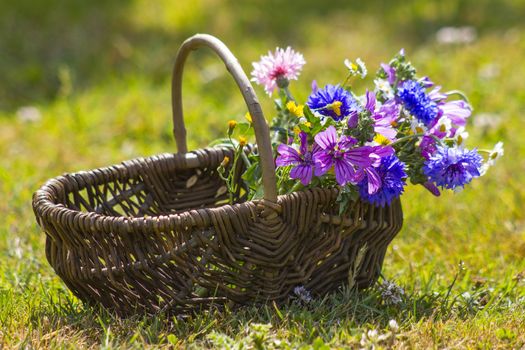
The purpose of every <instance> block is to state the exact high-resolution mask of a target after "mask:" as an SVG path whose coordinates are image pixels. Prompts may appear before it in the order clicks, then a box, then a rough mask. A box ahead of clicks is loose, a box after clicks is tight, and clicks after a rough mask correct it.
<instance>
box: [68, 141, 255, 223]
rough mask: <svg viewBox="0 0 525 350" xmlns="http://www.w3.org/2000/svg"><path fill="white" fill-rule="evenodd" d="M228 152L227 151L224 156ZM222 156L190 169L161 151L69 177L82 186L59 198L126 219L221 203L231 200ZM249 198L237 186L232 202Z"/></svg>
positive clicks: (86, 209)
mask: <svg viewBox="0 0 525 350" xmlns="http://www.w3.org/2000/svg"><path fill="white" fill-rule="evenodd" d="M228 152H229V150H225V151H224V155H228ZM219 153H221V152H219ZM224 155H223V156H222V157H221V156H220V155H219V156H217V155H215V156H210V155H209V154H205V155H204V156H201V157H199V162H198V164H197V166H196V167H191V168H187V165H185V164H184V162H183V161H182V158H181V157H182V156H181V155H176V154H163V155H160V156H155V157H150V158H141V159H134V160H131V161H127V162H123V163H122V164H120V165H117V166H112V167H108V168H102V169H95V170H92V171H89V172H81V173H76V174H71V175H67V176H68V177H71V180H74V182H75V183H81V184H82V185H81V186H75V187H76V188H70V189H66V191H65V196H64V198H62V200H59V202H61V204H63V205H65V206H66V207H67V208H69V209H73V210H78V211H84V212H95V213H98V214H102V215H105V216H126V217H143V216H158V215H166V214H173V213H177V212H179V211H186V210H190V209H196V208H206V207H208V208H209V207H217V206H221V205H224V204H228V203H230V194H229V193H228V191H227V189H226V186H225V181H224V180H223V179H222V178H221V176H220V174H219V172H218V171H217V168H218V167H219V165H220V163H221V162H222V160H223V159H224ZM230 157H231V155H230ZM241 163H242V162H239V166H237V167H236V169H232V168H231V166H228V167H226V172H227V173H229V172H232V171H234V173H235V176H237V177H240V176H241V174H242V172H243V171H244V169H243V165H242V164H241ZM245 196H246V189H245V188H243V187H242V186H239V189H238V191H237V193H235V194H233V195H232V198H231V200H232V202H233V203H240V202H243V201H244V200H245Z"/></svg>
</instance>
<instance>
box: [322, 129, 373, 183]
mask: <svg viewBox="0 0 525 350" xmlns="http://www.w3.org/2000/svg"><path fill="white" fill-rule="evenodd" d="M315 142H316V144H317V145H318V146H319V151H318V152H316V153H315V154H314V162H315V175H316V176H320V175H323V174H325V173H326V172H327V171H329V170H330V169H331V168H332V166H333V167H334V170H335V180H336V181H337V183H338V184H339V185H341V186H343V185H345V184H346V183H348V182H356V179H357V178H359V177H360V173H361V172H362V171H363V168H365V167H368V166H370V165H371V161H370V147H356V148H351V147H352V146H354V145H355V144H356V140H355V139H353V138H351V137H347V136H343V137H341V138H338V137H337V132H336V129H335V127H334V126H332V125H331V126H329V127H328V128H327V129H326V130H325V131H322V132H320V133H318V134H317V135H316V136H315Z"/></svg>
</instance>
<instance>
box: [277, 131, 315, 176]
mask: <svg viewBox="0 0 525 350" xmlns="http://www.w3.org/2000/svg"><path fill="white" fill-rule="evenodd" d="M299 139H300V140H301V145H300V147H299V152H298V151H297V150H296V149H295V148H292V147H290V146H288V145H285V144H280V145H279V147H278V148H277V153H279V155H278V156H277V159H276V160H275V165H277V166H288V165H294V168H292V170H291V171H290V177H291V178H292V179H298V180H301V183H302V184H303V185H305V186H306V185H308V184H309V183H310V182H311V181H312V175H313V172H314V166H315V163H314V161H313V156H314V154H315V152H316V151H317V149H316V147H315V146H314V150H313V151H312V152H310V151H308V135H307V134H306V133H305V132H304V131H301V132H300V133H299Z"/></svg>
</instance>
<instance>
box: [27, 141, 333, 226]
mask: <svg viewBox="0 0 525 350" xmlns="http://www.w3.org/2000/svg"><path fill="white" fill-rule="evenodd" d="M209 149H216V148H211V147H210V148H203V149H199V150H195V151H192V152H188V153H185V154H178V153H160V154H157V155H152V156H148V157H137V158H133V159H129V160H125V161H123V162H121V163H118V164H113V165H109V166H104V167H100V168H95V169H90V170H82V171H77V172H74V173H64V174H63V175H60V176H57V177H54V178H51V179H48V180H47V181H46V182H45V183H44V184H43V185H42V186H41V187H40V188H39V189H38V190H36V191H35V192H34V194H33V203H32V204H33V210H34V212H35V214H36V216H37V218H38V219H40V218H44V217H46V218H53V217H54V218H55V219H57V220H58V221H60V222H70V223H72V222H84V223H86V224H87V225H86V224H84V225H82V226H83V227H84V228H90V229H96V227H104V228H109V229H112V230H113V229H118V230H122V228H123V225H124V226H127V228H128V229H127V230H129V231H133V230H134V229H135V228H139V227H145V226H147V227H149V228H154V229H158V228H162V227H166V224H169V223H170V222H186V223H187V224H188V226H196V225H197V223H196V221H195V220H194V219H193V218H192V216H193V215H192V214H199V213H200V214H205V216H206V217H211V216H212V215H214V214H219V212H220V211H223V210H224V208H231V209H234V210H236V211H250V212H251V213H252V214H253V215H256V213H257V212H260V211H261V210H264V209H270V210H271V211H272V212H277V213H279V214H280V213H281V212H282V208H281V205H282V204H283V203H284V202H286V201H288V200H291V199H292V197H294V196H296V195H297V193H301V192H303V193H311V194H313V193H315V192H317V193H324V194H325V195H328V196H330V197H333V196H337V194H338V193H339V190H338V189H337V188H336V187H332V188H320V187H316V188H311V189H308V188H306V189H302V190H299V191H294V192H291V193H287V194H283V195H279V196H278V197H277V203H273V202H269V201H268V200H266V199H254V200H249V201H245V202H241V203H234V204H224V205H221V206H218V207H204V208H195V209H190V210H185V211H182V212H178V213H171V214H162V215H155V216H149V215H148V216H137V217H135V216H110V215H104V214H100V213H96V212H87V211H82V210H75V209H71V208H68V207H66V206H64V205H63V204H61V203H57V202H55V201H53V200H52V198H53V197H55V195H54V194H53V192H56V191H60V190H62V191H65V185H66V183H68V182H69V183H71V182H73V181H76V180H78V179H77V178H78V177H79V176H83V175H86V174H95V175H96V173H97V172H99V173H102V172H104V173H107V172H110V173H111V174H114V175H115V176H116V177H118V176H119V175H129V168H127V167H126V163H128V162H147V161H150V162H158V161H161V160H162V158H164V157H172V158H180V157H181V156H182V157H183V156H184V155H186V154H196V153H198V152H199V151H205V150H209ZM219 149H220V148H219ZM193 167H198V164H197V166H193ZM118 173H121V174H118ZM76 185H77V186H78V183H77V184H76ZM78 187H79V188H78V189H81V188H83V186H81V185H80V186H78ZM78 189H77V190H78ZM188 220H189V221H188ZM205 221H207V220H205ZM210 221H211V218H210Z"/></svg>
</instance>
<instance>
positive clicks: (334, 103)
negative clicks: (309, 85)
mask: <svg viewBox="0 0 525 350" xmlns="http://www.w3.org/2000/svg"><path fill="white" fill-rule="evenodd" d="M306 104H307V105H308V107H310V109H311V110H312V111H316V112H317V113H319V114H321V115H323V116H325V117H331V118H333V119H334V120H336V121H339V120H341V119H343V118H344V117H346V116H348V115H350V114H351V113H352V112H355V111H359V110H360V107H359V105H358V104H357V101H356V100H355V99H354V98H353V97H352V95H351V94H350V93H349V92H348V91H346V90H345V89H343V88H342V87H340V86H339V85H326V86H325V87H324V89H317V90H316V91H313V92H312V94H311V95H310V97H308V101H307V102H306Z"/></svg>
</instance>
